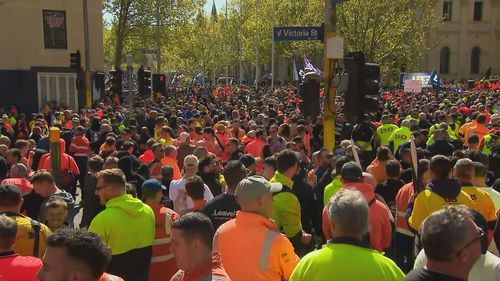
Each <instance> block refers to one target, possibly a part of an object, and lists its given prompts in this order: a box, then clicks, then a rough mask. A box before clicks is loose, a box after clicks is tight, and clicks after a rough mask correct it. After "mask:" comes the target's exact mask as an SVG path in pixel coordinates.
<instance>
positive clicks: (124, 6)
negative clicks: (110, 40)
mask: <svg viewBox="0 0 500 281" xmlns="http://www.w3.org/2000/svg"><path fill="white" fill-rule="evenodd" d="M131 3H132V1H131V0H121V1H120V15H119V17H118V27H117V29H116V45H115V48H116V49H115V69H120V68H121V64H122V57H123V41H124V40H125V32H126V29H127V24H128V13H129V8H130V5H131Z"/></svg>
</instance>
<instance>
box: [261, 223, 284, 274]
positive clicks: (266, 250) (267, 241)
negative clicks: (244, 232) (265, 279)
mask: <svg viewBox="0 0 500 281" xmlns="http://www.w3.org/2000/svg"><path fill="white" fill-rule="evenodd" d="M278 235H280V233H279V232H276V231H273V230H268V231H267V233H266V236H265V237H264V243H263V245H262V250H261V252H260V257H259V269H260V270H262V271H265V270H267V269H268V268H269V257H270V256H271V248H272V246H273V242H274V239H276V237H277V236H278Z"/></svg>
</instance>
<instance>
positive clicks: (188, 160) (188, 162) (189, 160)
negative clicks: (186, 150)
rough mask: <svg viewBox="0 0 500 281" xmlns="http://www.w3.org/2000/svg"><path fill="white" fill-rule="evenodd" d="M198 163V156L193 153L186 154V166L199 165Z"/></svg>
mask: <svg viewBox="0 0 500 281" xmlns="http://www.w3.org/2000/svg"><path fill="white" fill-rule="evenodd" d="M198 164H199V161H198V158H197V157H196V156H194V155H193V154H189V155H188V156H186V158H184V167H190V168H193V167H198Z"/></svg>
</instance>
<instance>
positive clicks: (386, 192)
mask: <svg viewBox="0 0 500 281" xmlns="http://www.w3.org/2000/svg"><path fill="white" fill-rule="evenodd" d="M403 185H405V183H404V182H403V181H402V180H393V179H388V180H387V181H386V182H384V183H383V184H379V185H377V187H376V188H375V192H376V193H378V194H379V195H380V196H382V198H384V200H385V202H386V203H387V204H388V205H389V207H390V208H391V211H392V210H396V194H397V193H398V191H399V190H400V189H401V187H403Z"/></svg>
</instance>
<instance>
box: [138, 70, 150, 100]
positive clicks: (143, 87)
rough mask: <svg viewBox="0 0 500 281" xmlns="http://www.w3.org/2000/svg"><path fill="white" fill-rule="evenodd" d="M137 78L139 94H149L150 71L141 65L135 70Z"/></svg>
mask: <svg viewBox="0 0 500 281" xmlns="http://www.w3.org/2000/svg"><path fill="white" fill-rule="evenodd" d="M137 79H138V84H139V94H140V95H143V96H144V95H151V71H149V70H144V68H143V67H142V66H141V68H139V70H138V71H137Z"/></svg>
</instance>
